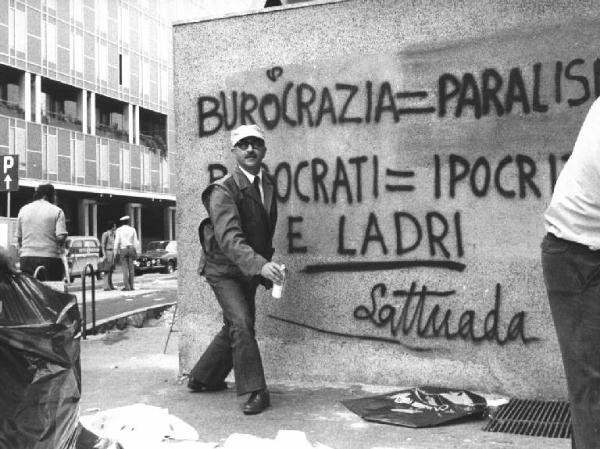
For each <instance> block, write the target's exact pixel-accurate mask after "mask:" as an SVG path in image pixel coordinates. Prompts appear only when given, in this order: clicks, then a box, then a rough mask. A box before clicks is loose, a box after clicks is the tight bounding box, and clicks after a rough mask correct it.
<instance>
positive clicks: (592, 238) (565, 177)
mask: <svg viewBox="0 0 600 449" xmlns="http://www.w3.org/2000/svg"><path fill="white" fill-rule="evenodd" d="M544 218H545V226H546V231H548V232H551V233H552V234H554V235H555V236H557V237H560V238H562V239H565V240H570V241H572V242H577V243H581V244H582V245H586V246H588V247H590V248H591V249H594V250H596V249H600V99H596V101H594V103H593V104H592V106H591V108H590V110H589V112H588V114H587V116H586V118H585V120H584V122H583V125H581V129H580V130H579V135H578V136H577V140H576V141H575V146H574V147H573V153H572V154H571V157H569V160H568V161H567V163H566V164H565V167H564V168H563V170H562V171H561V172H560V175H559V177H558V180H557V181H556V186H555V187H554V194H553V195H552V200H551V202H550V206H548V209H546V213H545V217H544Z"/></svg>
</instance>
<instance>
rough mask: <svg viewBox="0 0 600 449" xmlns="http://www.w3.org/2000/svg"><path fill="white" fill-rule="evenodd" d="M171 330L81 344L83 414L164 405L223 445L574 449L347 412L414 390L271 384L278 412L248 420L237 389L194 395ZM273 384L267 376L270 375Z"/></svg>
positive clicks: (466, 426) (474, 428)
mask: <svg viewBox="0 0 600 449" xmlns="http://www.w3.org/2000/svg"><path fill="white" fill-rule="evenodd" d="M168 331H169V329H168V327H167V325H166V324H165V323H164V322H161V323H160V324H159V325H157V326H155V327H144V328H132V327H129V328H127V329H125V330H123V331H114V332H110V333H107V334H104V335H99V336H95V337H92V338H90V339H88V340H86V341H82V342H81V349H82V351H81V352H82V369H83V373H82V382H83V386H82V398H81V415H90V414H92V413H95V411H98V409H99V410H102V411H104V410H108V409H111V408H114V407H120V406H125V405H132V404H136V403H143V404H147V405H154V406H158V407H164V408H167V409H168V410H169V412H170V413H171V414H173V415H175V416H177V417H179V418H181V419H182V420H184V421H185V422H187V423H188V424H190V425H191V426H193V427H194V428H195V429H196V430H197V431H198V433H199V434H200V441H202V442H207V443H208V442H215V443H219V442H223V441H224V440H225V439H226V438H227V437H228V436H230V435H231V434H233V433H244V434H251V435H255V436H258V437H261V438H271V439H273V438H275V436H276V434H277V432H278V431H279V430H300V431H303V432H305V434H306V436H307V438H308V440H309V441H310V442H311V443H312V444H316V443H321V444H324V445H326V446H329V447H330V448H331V449H365V448H373V449H375V448H377V449H390V448H398V449H417V448H418V449H430V448H431V449H433V448H444V449H450V448H468V449H484V448H485V449H489V448H515V449H533V448H536V449H537V448H544V449H568V448H570V447H571V444H570V441H569V440H567V439H552V438H534V437H524V436H519V435H512V434H505V433H491V432H484V431H483V430H481V429H482V428H483V426H484V424H485V422H486V421H485V420H482V421H474V422H473V421H471V422H468V423H461V424H454V425H453V424H450V425H447V426H443V427H435V428H430V429H409V428H404V427H398V426H391V425H384V424H376V423H369V422H367V421H363V420H362V419H361V418H360V417H358V416H357V415H355V414H353V413H352V412H350V411H349V410H348V409H346V408H345V407H344V406H343V405H342V404H341V403H340V401H341V400H343V399H350V398H357V397H364V396H369V395H373V394H381V393H385V392H389V391H394V390H396V389H401V388H404V387H411V386H413V385H398V386H397V387H389V386H388V387H376V386H360V385H298V384H295V385H291V384H273V383H271V384H270V386H269V388H270V391H271V402H272V406H271V408H269V409H268V410H267V411H265V412H264V413H262V414H260V415H255V416H245V415H243V414H242V412H241V406H242V404H243V402H244V400H245V397H237V396H236V394H235V392H234V390H233V388H232V385H231V384H230V388H229V389H228V390H227V391H222V392H214V393H190V392H189V391H188V389H187V388H186V386H185V384H182V383H181V381H179V367H178V352H177V351H178V336H179V334H178V333H176V332H175V333H173V334H172V335H171V338H170V341H169V345H168V348H167V353H166V354H163V348H164V345H165V341H166V338H167V334H168ZM267 378H268V373H267Z"/></svg>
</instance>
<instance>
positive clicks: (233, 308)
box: [190, 278, 266, 395]
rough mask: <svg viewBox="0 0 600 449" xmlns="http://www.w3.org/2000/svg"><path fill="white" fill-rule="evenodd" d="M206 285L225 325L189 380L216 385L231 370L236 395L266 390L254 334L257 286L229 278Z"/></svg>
mask: <svg viewBox="0 0 600 449" xmlns="http://www.w3.org/2000/svg"><path fill="white" fill-rule="evenodd" d="M209 283H210V286H211V287H212V289H213V291H214V292H215V296H216V297H217V301H219V305H220V306H221V309H222V310H223V323H224V325H223V327H222V329H221V331H220V332H219V333H218V334H217V335H216V336H215V338H214V339H213V340H212V342H211V343H210V345H209V346H208V347H207V348H206V350H205V351H204V354H202V356H201V357H200V360H198V362H197V363H196V365H195V366H194V368H193V369H192V371H191V372H190V376H191V377H193V378H194V379H196V380H197V381H199V382H202V383H203V384H205V385H217V384H219V383H220V382H223V381H224V380H225V378H226V377H227V375H228V374H229V372H230V371H231V368H232V367H233V372H234V374H235V385H236V389H237V393H238V395H242V394H246V393H250V392H252V391H257V390H261V389H263V388H266V382H265V374H264V371H263V365H262V359H261V357H260V351H259V349H258V343H257V342H256V337H255V333H254V321H255V303H254V295H255V294H256V288H257V284H256V283H255V282H253V281H250V282H247V281H242V280H237V279H228V278H219V279H211V280H209Z"/></svg>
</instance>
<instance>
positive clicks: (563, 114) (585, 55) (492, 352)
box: [174, 0, 600, 398]
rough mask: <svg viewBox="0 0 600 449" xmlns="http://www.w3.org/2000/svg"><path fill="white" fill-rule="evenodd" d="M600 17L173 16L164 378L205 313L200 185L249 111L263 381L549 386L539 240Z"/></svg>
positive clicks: (214, 316) (470, 0)
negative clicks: (172, 346) (281, 280)
mask: <svg viewBox="0 0 600 449" xmlns="http://www.w3.org/2000/svg"><path fill="white" fill-rule="evenodd" d="M599 20H600V5H596V4H592V2H584V1H554V2H546V1H537V2H535V1H528V2H524V1H518V0H508V1H505V2H494V1H491V0H490V1H481V0H463V1H453V2H444V1H419V2H411V1H407V2H397V1H384V0H379V1H375V0H370V1H367V0H354V1H352V0H351V1H340V2H320V3H317V4H315V3H312V4H309V5H307V6H303V7H296V8H278V9H274V10H266V11H264V12H261V13H257V14H251V15H244V16H240V17H229V18H226V19H221V20H214V21H209V22H199V23H189V24H178V25H177V26H175V33H174V49H175V96H176V118H177V134H178V137H177V139H178V142H177V143H178V147H179V148H181V149H182V151H181V153H180V155H179V156H180V157H179V161H178V164H179V165H178V173H179V174H180V177H179V187H178V192H177V201H178V203H179V204H180V207H179V208H178V210H177V213H178V220H179V226H180V227H179V230H180V234H179V240H180V246H179V247H180V248H181V255H180V257H181V264H180V267H181V268H180V278H179V301H180V311H181V323H180V328H181V330H182V332H183V334H182V339H181V348H180V349H181V369H182V371H187V370H189V369H190V368H191V366H192V365H193V363H194V362H195V360H196V358H197V357H198V356H199V355H200V354H201V352H202V351H203V349H204V348H205V347H206V345H207V343H208V342H209V341H210V338H211V336H212V335H213V334H214V333H215V332H216V331H217V330H218V328H219V327H220V325H219V323H220V310H219V308H218V305H217V303H216V301H215V300H214V299H213V295H212V292H211V291H210V289H209V287H208V285H207V284H206V283H205V282H204V281H203V280H202V279H201V278H199V277H198V275H197V274H196V271H195V270H196V266H197V261H198V254H199V245H198V240H197V231H196V228H197V225H198V223H199V222H200V220H201V219H202V218H203V217H204V216H205V212H204V210H203V208H202V206H201V204H200V201H199V198H200V192H201V190H202V189H203V188H204V186H205V185H206V184H207V183H208V182H209V180H210V178H211V175H212V176H216V175H217V174H218V172H219V171H220V170H221V168H222V166H227V167H231V156H230V153H229V151H228V149H229V143H228V136H229V132H228V129H231V127H232V126H234V125H236V126H237V125H239V124H240V123H241V121H242V120H243V119H244V118H245V119H248V120H249V118H248V117H252V118H253V119H254V120H256V121H257V122H258V123H259V124H261V126H263V127H264V128H265V129H266V133H267V143H268V152H267V157H266V159H265V162H266V164H267V166H268V168H269V170H270V172H271V173H273V174H275V175H276V177H277V182H278V194H279V196H280V203H279V205H280V219H279V225H278V230H277V234H276V247H277V249H278V251H277V253H276V256H275V258H276V260H278V261H281V262H284V263H285V264H286V265H287V266H288V267H289V273H290V276H289V282H288V285H287V290H286V294H285V297H284V298H283V299H281V300H274V299H272V298H271V297H270V296H269V295H268V294H267V293H264V292H261V293H260V294H259V296H258V301H257V302H258V310H257V315H258V318H257V333H258V336H259V340H260V344H261V347H262V349H263V358H264V363H265V367H266V372H267V377H268V379H272V380H273V379H278V380H290V379H291V380H311V381H315V382H323V381H342V382H367V383H376V384H389V385H394V386H407V385H425V384H433V385H447V386H453V387H464V388H471V389H475V390H479V391H494V392H502V393H506V394H512V395H519V396H527V397H535V396H542V395H543V396H545V397H557V398H558V397H563V396H565V395H566V387H565V384H564V375H563V372H562V366H561V362H560V356H559V352H558V346H557V342H556V338H555V334H554V328H553V325H552V319H551V315H550V312H549V308H548V305H547V301H546V297H545V291H544V286H543V280H542V274H541V268H540V261H539V243H540V241H541V238H542V236H543V234H544V227H543V218H542V217H543V211H544V209H545V207H546V205H547V203H548V201H549V199H550V195H551V191H552V185H553V182H554V180H555V178H556V176H557V173H559V172H560V169H561V168H562V166H563V163H564V159H565V157H566V156H567V155H568V154H569V153H570V151H571V148H572V145H573V143H574V141H575V138H576V135H577V132H578V129H579V126H580V124H581V122H582V120H583V118H584V116H585V113H586V111H587V110H588V108H589V106H590V104H591V102H592V101H593V99H594V98H595V97H597V96H598V95H600V59H598V58H600V51H599V50H598V43H599V42H600V28H599V27H598V22H599ZM244 110H245V111H246V112H243V111H244Z"/></svg>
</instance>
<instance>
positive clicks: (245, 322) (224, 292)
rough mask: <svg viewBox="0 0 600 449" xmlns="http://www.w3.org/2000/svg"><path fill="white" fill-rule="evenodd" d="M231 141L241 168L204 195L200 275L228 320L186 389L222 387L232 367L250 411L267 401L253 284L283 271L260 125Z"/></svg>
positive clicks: (245, 128)
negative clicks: (275, 240) (274, 244)
mask: <svg viewBox="0 0 600 449" xmlns="http://www.w3.org/2000/svg"><path fill="white" fill-rule="evenodd" d="M231 145H232V148H231V153H232V155H233V156H234V158H235V160H236V162H237V167H236V169H235V171H233V173H230V174H228V175H226V176H225V177H223V178H221V179H220V180H218V181H215V182H214V183H212V184H211V185H209V186H208V187H207V188H206V189H205V190H204V192H203V193H202V202H203V204H204V206H205V208H206V210H207V211H208V215H209V221H206V222H204V224H205V225H201V227H200V229H201V230H202V235H201V241H202V242H203V245H202V246H203V248H205V251H203V254H202V259H201V263H200V273H201V274H202V275H203V276H204V277H205V278H206V280H207V281H208V283H209V284H210V286H211V288H212V290H213V291H214V293H215V296H216V299H217V301H218V302H219V305H220V306H221V309H222V311H223V322H224V325H223V327H222V329H221V331H220V332H219V333H218V334H217V335H216V336H215V337H214V339H213V340H212V342H211V343H210V345H209V346H208V347H207V348H206V350H205V351H204V354H202V356H201V357H200V359H199V360H198V362H197V363H196V365H195V366H194V368H193V369H192V371H191V372H190V377H189V381H188V388H190V389H191V390H192V391H195V392H203V391H215V390H223V389H225V388H227V384H226V383H225V378H226V377H227V375H228V374H229V372H230V371H231V369H232V368H233V371H234V374H235V385H236V389H237V394H238V395H245V394H249V398H248V400H247V401H246V403H245V404H244V407H243V412H244V413H245V414H247V415H251V414H256V413H260V412H262V411H263V410H265V409H266V408H267V407H268V406H269V405H270V398H269V391H268V389H267V385H266V381H265V375H264V370H263V365H262V360H261V356H260V351H259V348H258V343H257V341H256V337H255V329H254V324H255V294H256V289H257V287H258V285H259V284H262V285H264V286H265V287H266V288H270V287H271V286H272V283H273V282H275V283H281V282H282V281H283V273H282V271H281V269H280V267H279V265H278V264H276V263H274V262H271V257H272V256H273V252H274V250H273V247H272V240H273V234H274V232H275V224H276V221H277V203H276V198H275V196H274V181H273V179H272V178H271V177H270V176H269V175H268V174H267V173H266V172H265V171H264V170H262V168H261V163H262V161H263V159H264V157H265V153H266V151H267V149H266V146H265V139H264V134H263V131H262V130H261V129H260V128H259V127H258V126H256V125H243V126H240V127H239V128H236V129H234V130H233V131H232V132H231Z"/></svg>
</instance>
